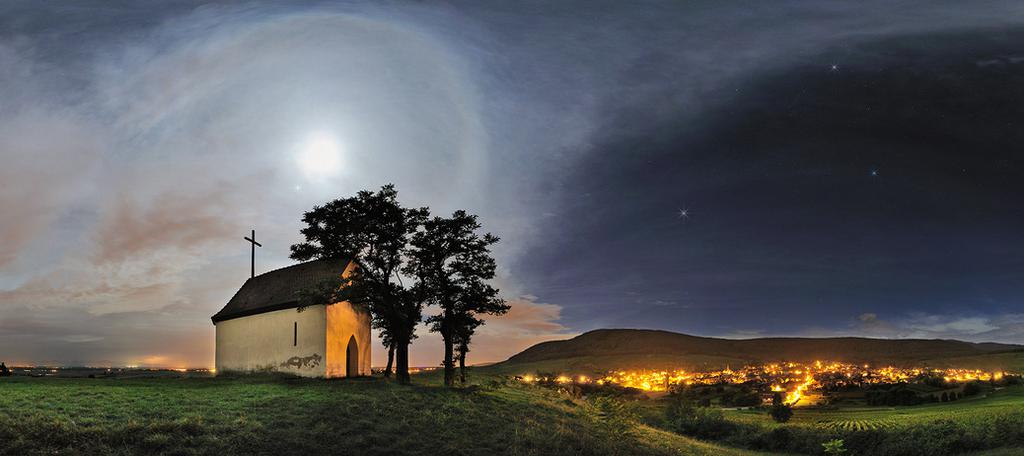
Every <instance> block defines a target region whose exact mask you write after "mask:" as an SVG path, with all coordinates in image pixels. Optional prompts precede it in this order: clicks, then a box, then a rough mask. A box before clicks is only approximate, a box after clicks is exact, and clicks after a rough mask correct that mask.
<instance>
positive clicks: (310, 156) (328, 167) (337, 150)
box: [297, 133, 342, 180]
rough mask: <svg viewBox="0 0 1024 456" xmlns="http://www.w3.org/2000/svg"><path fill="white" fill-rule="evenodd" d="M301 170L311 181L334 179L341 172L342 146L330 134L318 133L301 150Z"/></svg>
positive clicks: (299, 161) (299, 163)
mask: <svg viewBox="0 0 1024 456" xmlns="http://www.w3.org/2000/svg"><path fill="white" fill-rule="evenodd" d="M297 161H298V165H299V169H301V170H302V173H303V174H305V175H306V177H307V178H310V179H314V180H317V179H324V178H328V177H332V176H335V175H337V174H338V172H340V171H341V165H342V163H341V162H342V159H341V145H340V144H339V143H338V139H337V138H336V137H334V135H331V134H329V133H316V134H313V135H311V136H310V137H309V139H307V140H306V142H305V143H304V144H303V145H302V146H301V147H300V148H299V153H298V157H297Z"/></svg>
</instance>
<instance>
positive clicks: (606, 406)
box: [590, 396, 638, 436]
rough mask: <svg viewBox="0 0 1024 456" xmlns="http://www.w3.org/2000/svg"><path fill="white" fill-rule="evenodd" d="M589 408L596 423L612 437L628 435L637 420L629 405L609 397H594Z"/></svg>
mask: <svg viewBox="0 0 1024 456" xmlns="http://www.w3.org/2000/svg"><path fill="white" fill-rule="evenodd" d="M590 406H591V408H593V410H594V414H595V415H596V417H597V422H598V423H599V424H601V426H602V427H603V428H604V429H605V430H606V431H608V432H609V433H610V434H612V435H616V436H624V435H628V434H629V433H630V432H632V430H633V426H634V424H635V423H636V421H637V419H638V416H637V413H636V412H635V411H634V410H633V407H632V406H631V405H630V404H628V403H626V402H623V401H621V400H619V399H617V398H614V397H611V396H594V397H592V398H591V399H590Z"/></svg>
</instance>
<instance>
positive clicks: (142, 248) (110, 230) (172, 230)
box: [96, 185, 241, 263]
mask: <svg viewBox="0 0 1024 456" xmlns="http://www.w3.org/2000/svg"><path fill="white" fill-rule="evenodd" d="M231 192H234V193H241V192H240V190H239V189H238V188H237V187H235V186H228V185H219V186H217V187H215V188H213V189H210V190H207V191H205V192H203V193H199V194H195V193H185V192H181V191H176V192H165V193H163V194H160V195H158V196H157V197H155V198H153V199H152V201H151V202H149V203H148V204H142V203H140V202H138V201H133V200H130V199H128V198H120V199H118V200H116V201H114V202H113V204H112V205H111V206H112V207H111V208H110V209H109V210H108V213H107V214H105V217H104V220H103V221H102V222H101V224H100V226H99V227H98V229H97V233H96V243H97V247H98V252H97V258H98V260H99V261H100V262H102V263H109V262H113V261H124V260H126V259H128V258H132V257H139V256H142V255H148V254H152V253H153V252H155V251H158V250H167V249H174V250H181V251H194V250H196V249H199V248H202V247H204V246H206V245H207V244H210V243H213V242H216V241H220V242H223V241H224V240H225V239H227V238H234V237H236V236H232V235H233V234H237V225H236V223H234V222H233V221H232V211H233V208H234V207H236V206H235V205H232V204H229V203H228V197H227V196H226V195H228V194H229V193H231ZM236 199H238V198H236ZM236 204H240V202H236Z"/></svg>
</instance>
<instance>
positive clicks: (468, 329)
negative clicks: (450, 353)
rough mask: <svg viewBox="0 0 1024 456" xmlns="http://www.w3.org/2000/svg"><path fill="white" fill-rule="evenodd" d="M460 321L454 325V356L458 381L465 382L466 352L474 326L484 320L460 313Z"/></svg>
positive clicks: (474, 330) (474, 329) (482, 322)
mask: <svg viewBox="0 0 1024 456" xmlns="http://www.w3.org/2000/svg"><path fill="white" fill-rule="evenodd" d="M460 316H461V320H462V321H461V322H460V323H459V324H458V325H456V331H455V356H456V358H458V359H459V383H466V354H467V353H469V343H470V341H471V340H472V338H473V333H474V332H476V328H477V327H478V326H480V325H482V324H484V321H483V320H481V319H479V318H476V317H473V316H472V315H469V314H460Z"/></svg>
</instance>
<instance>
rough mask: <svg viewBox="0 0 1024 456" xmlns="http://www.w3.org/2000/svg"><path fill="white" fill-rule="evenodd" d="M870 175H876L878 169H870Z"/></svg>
mask: <svg viewBox="0 0 1024 456" xmlns="http://www.w3.org/2000/svg"><path fill="white" fill-rule="evenodd" d="M871 177H878V170H877V169H873V170H871Z"/></svg>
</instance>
